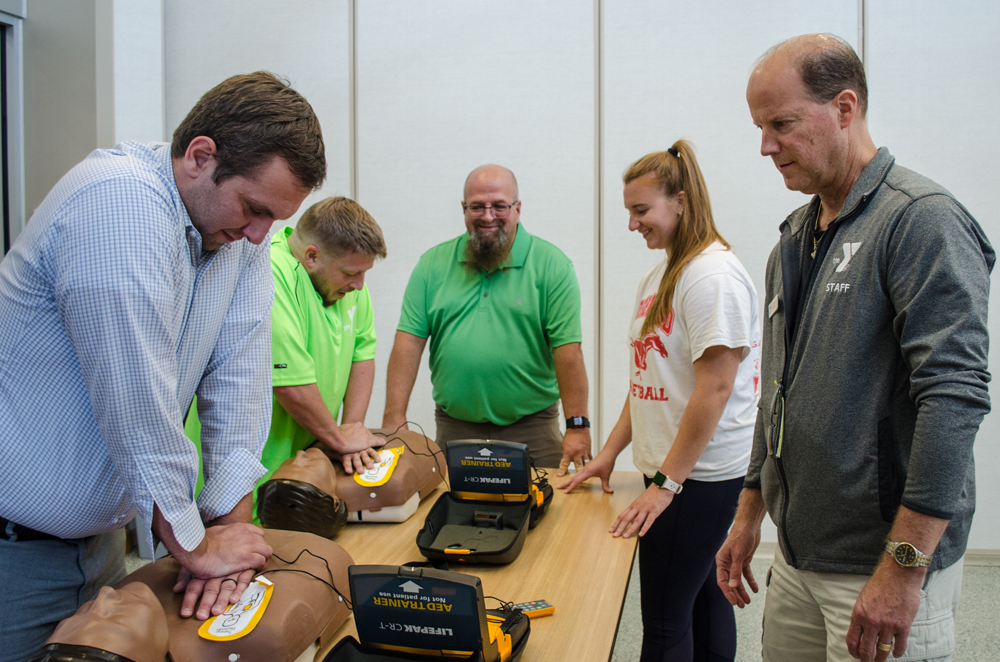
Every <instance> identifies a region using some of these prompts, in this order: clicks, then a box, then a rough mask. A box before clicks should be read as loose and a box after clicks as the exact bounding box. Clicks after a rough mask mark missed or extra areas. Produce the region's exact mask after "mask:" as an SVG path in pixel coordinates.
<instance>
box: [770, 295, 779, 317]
mask: <svg viewBox="0 0 1000 662" xmlns="http://www.w3.org/2000/svg"><path fill="white" fill-rule="evenodd" d="M778 296H779V295H777V294H775V295H774V298H773V299H771V303H769V304H767V318H768V319H771V318H772V317H774V314H775V313H776V312H778V306H779V304H780V303H781V302H780V301H778Z"/></svg>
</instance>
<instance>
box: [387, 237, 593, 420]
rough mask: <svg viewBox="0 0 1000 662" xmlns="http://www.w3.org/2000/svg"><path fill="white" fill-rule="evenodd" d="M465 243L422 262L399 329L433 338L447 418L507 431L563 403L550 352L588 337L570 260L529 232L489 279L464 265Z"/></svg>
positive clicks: (434, 374)
mask: <svg viewBox="0 0 1000 662" xmlns="http://www.w3.org/2000/svg"><path fill="white" fill-rule="evenodd" d="M467 241H468V235H462V236H460V237H457V238H455V239H452V240H451V241H447V242H445V243H443V244H439V245H437V246H435V247H434V248H432V249H431V250H429V251H427V252H426V253H424V254H423V255H422V256H421V257H420V261H419V262H418V263H417V266H416V267H415V268H414V269H413V273H412V274H411V275H410V282H409V283H408V284H407V286H406V293H405V294H404V295H403V310H402V313H401V314H400V318H399V326H398V327H397V328H398V329H399V330H400V331H404V332H406V333H410V334H412V335H415V336H419V337H421V338H428V337H429V338H430V346H431V347H430V367H431V382H432V384H433V385H434V401H435V402H436V403H437V404H438V405H440V406H441V408H442V409H444V411H445V413H447V414H448V415H449V416H451V417H453V418H457V419H459V420H463V421H469V422H473V423H485V422H487V421H489V422H492V423H495V424H497V425H510V424H511V423H514V422H515V421H517V420H518V419H520V418H523V417H524V416H527V415H529V414H534V413H536V412H539V411H541V410H543V409H545V408H546V407H548V406H550V405H551V404H553V403H554V402H555V401H556V400H558V399H559V387H558V384H557V383H556V373H555V362H554V359H553V357H552V348H553V347H559V346H560V345H566V344H568V343H574V342H581V340H582V339H583V333H582V330H581V327H580V285H579V283H577V280H576V272H575V271H574V270H573V263H572V262H571V261H570V259H569V258H568V257H566V255H565V254H564V253H563V252H562V251H560V250H559V249H558V248H556V247H555V246H553V245H552V244H550V243H549V242H547V241H545V240H544V239H539V238H538V237H533V236H532V235H530V234H528V232H527V231H526V230H525V229H524V226H523V225H519V226H518V229H517V234H516V235H515V236H514V245H513V246H512V247H511V252H510V256H508V258H507V261H506V262H505V263H504V264H503V266H501V267H500V268H499V269H498V270H496V271H494V272H492V273H490V274H484V273H482V272H481V271H479V270H472V269H470V268H469V267H468V266H467V265H466V264H465V244H466V242H467Z"/></svg>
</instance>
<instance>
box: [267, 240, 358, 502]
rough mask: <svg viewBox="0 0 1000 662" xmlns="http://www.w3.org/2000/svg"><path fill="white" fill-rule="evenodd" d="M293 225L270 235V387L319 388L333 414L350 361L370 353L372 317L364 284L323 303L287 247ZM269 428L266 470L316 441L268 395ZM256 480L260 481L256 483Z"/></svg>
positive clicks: (344, 389) (344, 386)
mask: <svg viewBox="0 0 1000 662" xmlns="http://www.w3.org/2000/svg"><path fill="white" fill-rule="evenodd" d="M291 233H292V228H284V229H283V230H281V231H280V232H277V233H275V235H274V237H273V238H272V239H271V269H272V271H273V272H274V307H273V308H271V360H272V362H273V363H274V369H273V370H272V372H271V380H272V385H273V386H300V385H302V384H312V383H313V382H315V383H316V385H317V386H318V387H319V392H320V395H322V396H323V402H325V403H326V406H327V409H329V410H330V413H332V414H333V416H334V418H337V417H338V415H339V413H340V406H341V405H342V404H343V402H344V394H345V393H346V392H347V379H348V377H350V374H351V364H352V363H354V362H356V361H368V360H371V359H374V358H375V318H374V316H373V314H372V301H371V297H370V296H369V294H368V286H367V285H366V286H364V287H363V288H361V289H360V290H357V291H355V292H350V293H348V294H346V295H345V296H344V298H343V299H340V300H339V301H337V302H335V303H334V304H333V305H332V306H324V305H323V298H322V297H321V296H320V295H319V293H318V292H317V291H316V289H315V288H314V287H313V285H312V282H311V281H310V280H309V275H308V274H307V273H306V271H305V269H303V268H302V265H301V264H299V261H298V260H296V259H295V256H294V255H292V253H291V251H290V250H289V249H288V236H289V235H290V234H291ZM273 405H274V406H273V414H272V416H271V432H270V434H269V435H268V437H267V444H266V445H265V446H264V454H263V457H262V458H261V462H262V463H263V464H264V466H265V467H267V470H268V473H267V475H266V476H264V478H262V479H261V482H263V481H264V480H267V479H268V478H270V476H271V473H273V472H274V470H275V469H277V468H278V466H279V465H281V463H282V462H284V461H285V460H287V459H288V458H290V457H292V456H294V455H295V453H296V452H298V451H300V450H302V449H304V448H306V447H307V446H309V444H311V443H313V442H314V441H316V437H314V436H313V435H312V434H311V433H309V431H308V430H306V429H305V428H303V427H302V426H301V425H299V424H298V423H297V422H295V420H294V419H293V418H292V417H291V415H289V414H288V412H286V411H285V408H284V407H282V406H281V405H280V404H279V403H278V400H277V399H274V400H273ZM258 484H259V483H258Z"/></svg>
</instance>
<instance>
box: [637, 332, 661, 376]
mask: <svg viewBox="0 0 1000 662" xmlns="http://www.w3.org/2000/svg"><path fill="white" fill-rule="evenodd" d="M631 345H632V350H633V351H634V352H635V367H637V368H638V370H636V372H635V374H637V375H638V374H639V373H640V372H641V371H643V370H645V369H646V365H647V364H646V354H648V353H649V350H650V349H652V350H654V351H655V352H656V353H657V354H659V355H660V356H662V357H663V358H667V348H666V347H664V346H663V341H662V340H660V336H658V335H657V334H655V333H651V334H649V335H648V336H646V337H645V338H643V339H642V340H641V341H638V342H633V343H631Z"/></svg>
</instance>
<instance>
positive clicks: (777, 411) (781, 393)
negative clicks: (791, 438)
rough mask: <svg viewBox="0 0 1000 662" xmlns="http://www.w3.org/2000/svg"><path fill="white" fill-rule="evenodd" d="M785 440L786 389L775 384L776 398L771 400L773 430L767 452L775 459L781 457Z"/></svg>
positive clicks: (769, 436)
mask: <svg viewBox="0 0 1000 662" xmlns="http://www.w3.org/2000/svg"><path fill="white" fill-rule="evenodd" d="M784 440H785V389H784V386H783V385H782V384H780V383H778V382H775V389H774V398H773V399H772V400H771V430H770V434H768V436H767V450H768V452H769V453H770V454H771V457H773V458H780V457H781V445H782V442H784Z"/></svg>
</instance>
